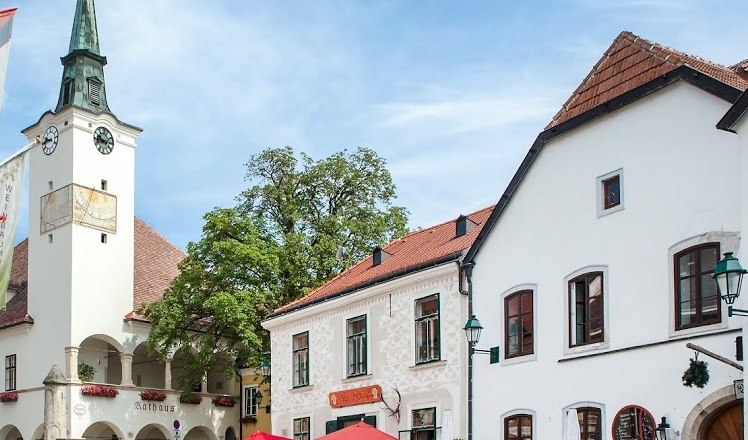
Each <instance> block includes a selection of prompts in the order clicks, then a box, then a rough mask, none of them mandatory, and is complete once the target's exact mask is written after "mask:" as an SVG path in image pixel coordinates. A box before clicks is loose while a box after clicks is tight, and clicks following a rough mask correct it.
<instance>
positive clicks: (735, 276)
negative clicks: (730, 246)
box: [712, 252, 748, 304]
mask: <svg viewBox="0 0 748 440" xmlns="http://www.w3.org/2000/svg"><path fill="white" fill-rule="evenodd" d="M746 272H748V271H746V270H745V269H743V268H742V267H741V266H740V261H738V259H737V258H735V257H733V255H732V252H725V256H724V258H722V259H721V260H720V261H719V263H717V265H716V266H715V267H714V273H713V274H712V278H714V280H715V281H717V288H718V289H719V296H721V297H722V299H723V300H725V302H726V303H727V304H732V303H734V302H735V299H737V297H738V296H740V285H741V284H742V282H743V275H744V274H745V273H746Z"/></svg>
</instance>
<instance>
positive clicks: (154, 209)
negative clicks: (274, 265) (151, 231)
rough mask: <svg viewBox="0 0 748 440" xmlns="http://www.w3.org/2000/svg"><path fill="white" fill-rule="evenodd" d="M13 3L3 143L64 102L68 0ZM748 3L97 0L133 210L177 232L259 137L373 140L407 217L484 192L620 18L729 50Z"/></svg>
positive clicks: (739, 37)
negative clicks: (138, 131)
mask: <svg viewBox="0 0 748 440" xmlns="http://www.w3.org/2000/svg"><path fill="white" fill-rule="evenodd" d="M17 5H18V6H19V7H20V8H19V11H18V13H17V16H16V19H15V24H14V29H13V42H12V47H11V55H10V61H9V68H8V72H7V77H6V84H5V89H6V95H5V101H4V104H3V109H2V113H1V114H0V156H7V155H9V154H11V153H12V152H13V151H15V150H16V149H18V148H20V147H21V146H23V145H24V143H25V138H24V137H23V136H22V135H21V134H20V130H21V129H22V128H24V127H26V126H28V125H30V124H32V123H34V122H36V121H37V120H38V118H39V116H40V115H41V114H42V113H43V112H44V111H46V110H47V109H50V108H52V107H54V105H55V104H56V102H57V93H58V87H59V81H60V77H61V74H62V67H61V65H60V61H59V57H60V56H63V55H65V54H66V53H67V48H68V42H69V35H70V29H71V25H72V15H73V12H74V6H75V0H56V1H49V0H18V4H17ZM6 6H10V4H6ZM746 16H748V2H745V1H708V0H698V1H696V0H618V1H613V0H597V1H595V0H570V1H554V2H540V1H524V2H516V1H515V2H508V1H499V0H496V1H487V0H486V1H480V0H473V1H446V0H444V1H436V0H433V1H405V0H400V1H364V0H360V1H354V0H346V1H343V0H330V1H328V0H314V1H308V0H298V1H291V0H288V1H270V0H268V1H262V2H260V1H247V0H224V1H213V2H205V1H197V0H106V1H102V0H99V1H98V2H97V18H98V21H99V37H100V40H101V50H102V54H103V55H105V56H107V58H108V60H109V65H108V66H107V68H106V81H107V97H108V100H109V103H110V107H111V108H112V110H113V111H114V113H115V114H116V115H117V116H118V117H119V118H120V119H121V120H123V121H126V122H128V123H131V124H134V125H137V126H140V127H143V128H144V132H143V135H142V136H141V137H140V139H139V147H138V151H137V156H136V157H137V159H136V160H137V164H136V213H137V214H138V215H139V216H141V217H142V218H143V219H145V220H146V221H147V222H148V223H150V224H151V225H153V226H154V227H156V229H158V230H159V231H160V232H161V233H162V234H164V235H165V236H166V237H168V238H169V239H170V240H172V241H173V242H174V243H175V244H177V245H179V246H180V247H183V248H184V247H185V245H186V244H187V242H189V241H195V240H197V239H199V237H200V229H201V227H202V215H203V214H204V213H205V212H207V211H208V210H210V209H212V208H213V207H215V206H231V205H232V204H233V199H234V196H235V195H236V194H238V193H239V192H240V191H241V190H242V189H243V188H246V186H247V185H248V184H247V183H246V182H245V181H244V174H245V167H244V163H246V161H247V159H248V158H249V156H250V155H251V154H253V153H257V152H259V151H261V150H262V149H264V148H267V147H281V146H285V145H290V146H293V147H294V148H295V149H296V150H297V151H304V152H306V153H307V154H310V155H311V156H313V157H315V158H321V157H325V156H327V155H329V154H332V153H334V152H336V151H339V150H341V149H343V148H355V147H356V146H366V147H369V148H372V149H374V150H376V151H377V152H378V153H379V154H380V155H381V156H383V157H384V158H386V159H387V161H388V165H389V169H390V170H391V172H392V175H393V178H394V180H395V183H396V184H397V187H398V195H399V199H398V202H397V203H398V204H400V205H403V206H405V207H406V208H407V209H408V210H409V211H410V218H411V221H410V226H411V227H414V228H415V227H419V226H429V225H431V224H434V223H438V222H441V221H444V220H446V219H450V218H454V217H457V215H459V214H460V213H467V212H471V211H473V210H476V209H479V208H481V207H484V206H487V205H490V204H492V203H495V202H496V201H497V200H498V198H499V196H500V195H501V192H502V191H503V189H504V187H505V186H506V184H507V182H508V181H509V179H510V178H511V176H512V174H513V173H514V171H515V169H516V168H517V166H518V164H519V163H520V161H521V159H522V157H523V156H524V154H525V153H526V151H527V149H528V148H529V146H530V145H531V143H532V142H533V141H534V139H535V137H536V136H537V134H538V132H540V131H541V130H542V129H543V127H544V126H545V125H546V123H547V122H548V121H549V120H550V119H551V117H552V116H553V115H554V114H555V113H556V111H557V110H558V109H559V108H560V106H561V105H562V104H563V102H564V101H565V100H566V98H567V97H568V96H569V95H570V94H571V93H572V91H573V90H574V89H575V88H576V86H577V85H578V83H579V82H580V81H581V80H582V78H584V76H585V75H586V74H587V72H588V71H589V70H590V68H591V67H592V66H593V65H594V63H595V62H596V61H597V60H598V59H599V57H600V56H601V55H602V53H603V52H604V51H605V49H606V48H607V47H608V46H609V45H610V43H611V42H612V41H613V39H614V38H615V37H616V36H617V35H618V33H619V32H620V31H622V30H630V31H632V32H634V33H636V34H637V35H640V36H642V37H644V38H647V39H650V40H652V41H656V42H658V43H662V44H664V45H667V46H670V47H674V48H676V49H679V50H682V51H684V52H688V53H691V54H694V55H699V56H701V57H703V58H706V59H709V60H712V61H715V62H718V63H722V64H733V63H735V62H737V61H739V60H741V59H744V58H748V46H747V45H746V41H748V38H747V37H748V31H746V27H745V24H744V17H746ZM25 222H26V220H25V217H24V219H22V223H21V224H20V225H19V231H18V234H17V239H19V238H21V237H22V236H25V235H26V229H27V228H26V224H25Z"/></svg>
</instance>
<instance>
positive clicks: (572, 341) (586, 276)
mask: <svg viewBox="0 0 748 440" xmlns="http://www.w3.org/2000/svg"><path fill="white" fill-rule="evenodd" d="M598 276H599V277H600V289H601V292H600V301H602V304H600V313H601V314H602V316H601V317H600V319H602V325H601V328H600V330H601V331H600V337H599V338H598V339H594V340H593V339H592V338H591V337H590V334H589V333H590V328H589V322H590V307H589V306H590V289H589V285H590V282H591V280H594V279H595V278H596V277H598ZM579 281H585V291H584V303H585V308H584V315H585V324H584V325H585V329H584V334H585V339H586V340H585V341H584V342H581V343H577V341H576V340H577V338H576V335H577V333H576V325H577V324H576V322H572V316H576V314H575V313H572V312H573V311H575V310H576V304H577V301H576V298H575V297H573V296H572V294H573V293H576V292H575V291H574V292H573V291H572V286H574V285H575V284H576V283H578V282H579ZM567 290H568V293H567V295H568V301H569V310H568V316H567V318H568V324H569V348H574V347H582V346H585V345H592V344H599V343H602V342H605V274H604V273H603V272H602V271H594V272H586V273H583V274H581V275H579V276H576V277H574V278H572V279H570V280H569V283H568V285H567Z"/></svg>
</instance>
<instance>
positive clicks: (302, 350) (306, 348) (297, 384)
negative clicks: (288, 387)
mask: <svg viewBox="0 0 748 440" xmlns="http://www.w3.org/2000/svg"><path fill="white" fill-rule="evenodd" d="M301 336H306V346H304V347H299V348H294V345H293V344H294V341H295V340H296V338H297V337H301ZM302 353H306V371H304V382H303V383H302V382H301V380H300V379H301V377H300V376H299V375H297V374H296V369H295V368H294V361H295V360H296V357H297V356H299V371H300V370H301V354H302ZM309 364H310V362H309V332H308V331H306V332H302V333H297V334H295V335H293V336H291V375H292V376H293V378H292V386H293V388H301V387H305V386H308V385H309ZM297 380H298V382H297Z"/></svg>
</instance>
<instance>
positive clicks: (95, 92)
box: [88, 79, 101, 105]
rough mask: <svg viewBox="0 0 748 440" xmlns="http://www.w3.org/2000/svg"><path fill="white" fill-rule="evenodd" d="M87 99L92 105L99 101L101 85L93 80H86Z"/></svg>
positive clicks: (97, 103)
mask: <svg viewBox="0 0 748 440" xmlns="http://www.w3.org/2000/svg"><path fill="white" fill-rule="evenodd" d="M88 98H89V100H90V101H91V104H93V105H99V102H100V101H101V83H100V82H99V81H97V80H95V79H89V80H88Z"/></svg>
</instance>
